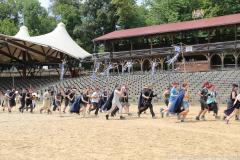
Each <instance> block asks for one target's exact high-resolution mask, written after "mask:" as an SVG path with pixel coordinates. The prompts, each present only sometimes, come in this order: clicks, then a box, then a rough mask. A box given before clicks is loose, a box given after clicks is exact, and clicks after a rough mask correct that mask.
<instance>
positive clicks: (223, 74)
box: [0, 70, 240, 103]
mask: <svg viewBox="0 0 240 160" xmlns="http://www.w3.org/2000/svg"><path fill="white" fill-rule="evenodd" d="M239 74H240V71H238V70H232V71H211V72H196V73H177V72H176V73H175V72H158V73H157V74H156V76H155V78H154V79H153V78H152V76H151V73H150V72H148V73H138V74H135V73H134V74H124V75H112V76H109V77H108V78H107V77H106V76H100V75H99V76H97V78H96V81H93V80H91V76H82V77H80V78H71V79H65V80H64V81H61V82H60V81H59V79H58V77H52V78H48V77H45V78H44V77H42V78H37V79H29V80H27V81H22V80H21V79H16V80H15V81H16V83H15V84H17V85H18V86H24V87H26V86H29V85H32V86H33V88H37V89H39V90H42V91H43V90H44V89H46V88H47V87H49V86H53V85H54V86H55V88H56V89H57V88H58V89H60V88H65V87H76V88H77V89H78V90H80V91H81V90H82V89H83V88H85V87H87V86H90V85H91V86H96V85H97V86H100V88H102V89H103V90H112V89H113V88H114V86H115V84H128V86H129V95H130V97H131V100H132V101H137V99H138V95H139V93H140V91H141V90H142V87H143V86H144V85H145V84H151V83H153V89H154V91H155V92H156V93H158V98H157V99H155V101H156V100H158V101H159V100H162V96H161V95H162V93H163V91H164V90H165V89H166V88H167V87H168V86H169V85H170V84H171V83H172V82H179V83H180V84H182V83H183V82H184V81H185V80H187V81H188V82H189V84H190V92H191V101H194V102H197V101H198V99H199V96H198V95H197V93H198V92H199V91H200V90H201V87H202V84H203V83H204V82H206V81H209V82H211V83H213V84H214V85H215V86H216V88H217V90H218V98H219V101H220V102H221V103H225V102H226V100H227V98H228V96H229V93H230V92H231V85H232V83H238V82H240V76H239ZM0 80H1V82H2V83H1V84H0V88H1V89H6V88H9V86H11V85H9V84H11V83H10V82H11V79H4V80H3V79H0ZM92 84H93V85H92Z"/></svg>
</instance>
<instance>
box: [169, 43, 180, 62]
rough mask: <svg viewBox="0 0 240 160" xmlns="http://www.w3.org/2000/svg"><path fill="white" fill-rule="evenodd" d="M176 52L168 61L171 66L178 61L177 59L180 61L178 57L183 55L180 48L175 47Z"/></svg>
mask: <svg viewBox="0 0 240 160" xmlns="http://www.w3.org/2000/svg"><path fill="white" fill-rule="evenodd" d="M174 51H175V53H174V56H173V57H172V58H171V59H169V60H168V61H167V64H168V65H171V64H173V63H174V62H176V61H177V59H178V57H179V55H180V53H181V47H180V46H174Z"/></svg>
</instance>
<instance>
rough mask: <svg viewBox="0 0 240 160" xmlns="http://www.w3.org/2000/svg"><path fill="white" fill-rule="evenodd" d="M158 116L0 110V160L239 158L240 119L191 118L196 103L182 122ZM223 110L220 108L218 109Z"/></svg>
mask: <svg viewBox="0 0 240 160" xmlns="http://www.w3.org/2000/svg"><path fill="white" fill-rule="evenodd" d="M154 107H155V112H156V113H157V116H158V118H157V119H152V118H151V116H150V114H149V111H148V113H147V114H143V115H142V117H141V118H137V115H136V106H132V111H133V113H134V114H133V115H132V116H131V117H127V119H126V120H118V119H116V118H115V119H111V120H108V121H107V120H105V117H104V114H101V115H100V116H99V117H98V118H96V117H94V116H93V115H90V116H88V117H87V118H81V117H80V116H77V115H70V114H65V115H63V116H62V117H60V116H59V114H58V113H54V114H53V115H45V114H43V115H40V114H39V112H38V110H39V109H36V111H35V114H30V113H24V114H20V113H18V112H17V110H16V109H15V110H14V112H13V113H11V114H8V113H7V112H5V113H3V112H2V110H1V111H0V160H30V159H42V160H47V159H56V160H72V159H76V160H80V159H81V160H83V159H90V160H91V159H100V160H103V159H111V160H112V159H122V160H130V159H131V160H132V159H136V160H139V159H149V160H152V159H154V160H155V159H156V160H160V159H171V160H177V159H179V160H180V159H181V160H190V159H193V160H202V159H204V160H212V159H213V160H222V159H229V160H239V159H240V149H239V146H240V122H235V121H234V120H231V122H230V124H229V125H226V124H225V123H224V122H223V121H222V120H218V121H216V120H215V119H214V118H213V116H212V113H211V114H207V119H208V121H199V122H196V121H195V120H194V117H195V115H196V114H197V112H198V109H199V107H191V108H190V109H191V110H190V115H189V118H188V119H187V122H185V123H179V122H178V120H176V117H170V118H164V119H162V118H160V115H159V106H154ZM222 110H223V108H221V112H220V113H222Z"/></svg>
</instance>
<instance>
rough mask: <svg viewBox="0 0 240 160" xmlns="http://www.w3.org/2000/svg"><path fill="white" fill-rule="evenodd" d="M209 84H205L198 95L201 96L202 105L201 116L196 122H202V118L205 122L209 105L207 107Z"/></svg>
mask: <svg viewBox="0 0 240 160" xmlns="http://www.w3.org/2000/svg"><path fill="white" fill-rule="evenodd" d="M209 85H210V84H209V82H206V83H204V85H203V88H202V90H201V91H200V92H199V93H198V95H199V96H200V101H199V102H200V104H201V110H200V111H199V114H198V115H197V117H196V120H198V121H199V120H200V116H201V115H202V116H201V119H202V120H205V114H206V113H207V111H208V105H207V98H208V89H207V88H208V86H209Z"/></svg>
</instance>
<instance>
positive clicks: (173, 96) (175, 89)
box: [160, 82, 178, 118]
mask: <svg viewBox="0 0 240 160" xmlns="http://www.w3.org/2000/svg"><path fill="white" fill-rule="evenodd" d="M177 96H178V83H176V82H174V83H172V89H171V91H170V97H169V103H168V106H167V108H161V109H160V112H161V116H162V118H163V117H164V113H165V112H166V113H167V114H168V112H169V108H170V107H171V106H172V104H173V103H174V102H175V100H176V98H177Z"/></svg>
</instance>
